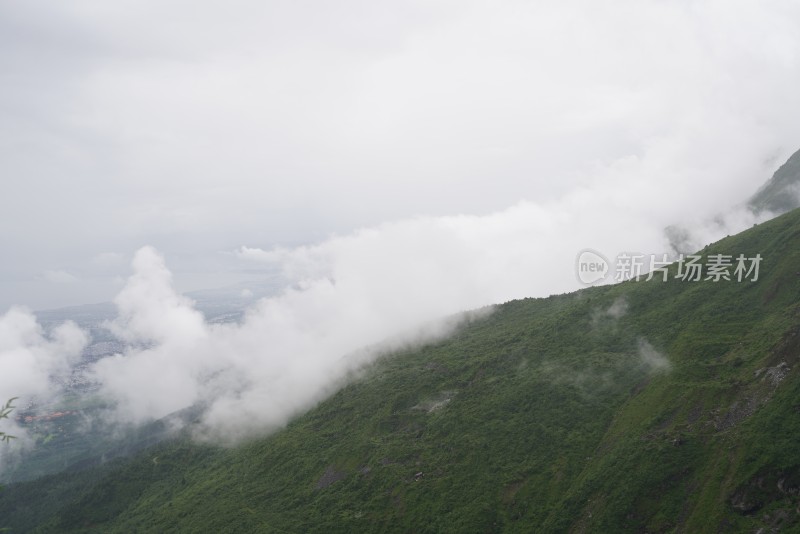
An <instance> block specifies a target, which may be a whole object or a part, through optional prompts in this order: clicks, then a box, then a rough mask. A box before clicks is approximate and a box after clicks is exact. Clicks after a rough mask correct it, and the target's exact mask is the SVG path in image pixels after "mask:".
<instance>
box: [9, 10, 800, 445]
mask: <svg viewBox="0 0 800 534" xmlns="http://www.w3.org/2000/svg"><path fill="white" fill-rule="evenodd" d="M799 26H800V6H798V5H797V4H796V3H795V2H789V1H786V2H780V1H766V2H757V3H756V2H740V1H734V2H730V1H726V2H721V1H717V2H714V1H711V2H689V1H687V2H670V3H667V2H659V1H652V0H651V1H636V2H633V1H620V2H615V3H614V4H613V5H608V4H605V5H602V6H601V5H600V4H598V3H596V2H589V1H574V0H573V1H566V2H559V3H557V4H549V3H548V4H546V3H543V2H513V1H507V2H440V1H437V2H394V3H391V4H384V5H380V4H376V3H371V2H345V3H337V4H335V5H334V4H331V3H325V2H267V3H260V2H251V1H241V0H240V1H235V2H230V3H226V4H225V5H224V6H222V5H220V4H214V3H210V2H192V3H189V2H171V3H166V4H165V3H163V2H160V3H156V2H151V1H144V2H136V3H132V2H123V3H112V4H109V3H106V2H99V1H77V2H70V3H69V4H64V3H60V2H46V1H33V2H25V3H22V2H19V3H5V4H3V5H2V6H0V67H2V68H1V69H0V72H2V74H0V76H2V77H3V83H2V84H0V97H2V99H1V100H0V101H2V102H3V103H4V104H3V107H2V108H1V109H2V111H1V113H2V117H3V121H2V122H0V141H1V142H0V160H1V161H3V174H4V182H3V183H4V186H5V187H4V194H3V195H2V196H0V243H2V245H3V249H4V252H5V255H4V258H5V259H6V261H5V262H3V264H2V265H1V266H0V275H2V277H1V278H2V279H0V288H2V305H3V306H4V309H10V311H8V312H7V313H5V315H2V316H0V399H5V398H7V397H11V396H20V397H22V399H21V401H23V402H24V399H26V398H31V397H34V396H38V397H43V396H47V395H48V394H52V393H54V392H55V386H54V384H52V383H51V381H50V377H51V376H53V375H54V374H58V373H60V372H63V370H64V369H65V368H67V367H68V366H69V365H70V363H71V362H74V361H75V360H76V359H77V358H79V356H80V352H81V349H82V348H83V346H85V344H86V343H87V342H88V337H87V335H86V334H85V333H83V332H81V331H80V330H79V329H78V328H77V327H76V326H75V325H71V324H66V325H64V326H62V327H60V328H58V329H56V330H54V331H53V332H44V331H43V330H42V328H41V327H40V326H38V325H37V324H36V323H35V319H34V318H33V315H32V314H31V313H30V312H29V311H27V310H26V309H25V308H19V307H12V306H16V305H23V306H24V305H27V306H29V307H32V308H42V307H53V306H58V305H65V304H78V303H84V302H91V301H101V300H108V299H111V298H113V296H114V295H115V294H116V295H117V296H116V299H115V302H116V304H117V306H118V309H119V318H118V319H117V320H116V321H114V322H113V323H112V324H110V325H109V328H111V329H112V330H113V331H114V332H115V333H116V334H117V335H118V336H119V337H120V338H122V339H125V340H126V341H128V342H129V343H130V345H131V348H130V349H128V350H127V352H125V353H124V354H120V355H117V356H114V357H111V358H108V359H105V360H102V361H100V362H99V363H98V364H97V365H96V366H95V367H94V368H93V373H94V376H95V377H96V378H97V379H98V380H99V381H100V382H101V383H102V384H103V386H102V390H101V391H102V393H103V394H105V395H107V396H108V397H109V398H110V399H112V400H114V401H115V402H116V403H117V405H118V411H117V416H118V417H119V418H120V419H121V420H125V421H134V422H141V421H145V420H149V419H153V418H158V417H161V416H164V415H166V414H168V413H170V412H172V411H175V410H178V409H181V408H184V407H187V406H190V405H192V404H194V403H198V402H199V403H204V404H205V405H207V406H208V409H207V411H206V415H205V416H204V422H205V425H206V427H205V430H206V431H207V432H208V433H209V435H213V436H216V437H219V436H226V437H239V436H243V435H251V434H253V433H257V432H262V431H264V430H268V429H271V428H275V427H277V426H280V425H282V424H284V423H285V422H286V421H287V420H288V419H289V418H290V417H292V416H293V415H295V414H297V413H299V412H301V411H302V410H304V409H307V408H308V407H309V406H310V405H312V404H313V403H314V402H315V401H316V400H318V399H320V398H321V397H323V396H324V395H326V394H329V393H330V392H331V391H332V390H333V389H334V388H335V387H337V385H339V384H340V383H341V381H342V380H344V379H346V377H347V376H348V373H350V372H352V371H353V370H355V369H357V368H358V366H359V364H361V363H363V362H364V361H367V360H369V359H370V358H371V357H373V356H374V354H376V353H378V352H380V351H370V350H361V349H363V348H365V347H369V346H373V345H375V344H378V343H381V342H383V341H384V340H386V339H393V340H394V343H400V342H401V341H400V340H405V341H410V342H414V341H418V340H421V339H423V340H424V339H430V338H431V337H436V336H441V335H446V334H447V332H449V331H450V330H451V329H452V328H453V327H454V326H455V322H454V321H452V320H451V321H445V322H444V323H441V322H440V323H436V322H435V321H437V320H441V319H442V318H446V317H448V316H451V315H452V314H456V313H458V312H462V311H465V310H472V309H477V308H481V307H484V306H489V305H491V304H494V303H499V302H504V301H507V300H509V299H514V298H521V297H526V296H546V295H549V294H552V293H560V292H565V291H570V290H573V289H577V288H578V287H579V285H578V282H577V280H576V278H575V275H574V272H573V265H574V260H575V254H576V253H577V252H578V251H579V250H581V249H584V248H586V247H591V248H593V249H596V250H598V251H601V252H603V253H605V254H607V255H609V256H612V257H613V255H614V254H616V253H617V252H621V251H638V252H643V253H660V252H668V244H667V243H666V242H665V239H664V233H663V230H664V228H665V227H666V226H668V225H670V224H673V223H676V222H679V223H681V224H683V225H684V226H686V227H689V228H692V229H693V230H694V236H695V239H696V240H697V241H698V243H697V244H698V245H701V244H703V243H705V242H709V241H713V240H716V239H718V238H719V237H722V236H724V235H725V234H728V233H733V232H736V231H739V230H742V229H744V228H746V227H748V226H751V225H752V224H753V222H754V219H753V217H752V215H750V214H749V212H747V211H746V210H744V209H741V205H742V203H743V202H744V201H745V200H746V199H747V197H748V196H749V195H751V194H752V193H753V192H754V191H755V190H756V189H757V188H758V187H759V186H760V185H761V184H762V183H763V182H764V181H766V179H767V178H768V177H769V175H770V174H771V173H772V172H773V171H774V170H775V168H776V167H777V165H779V164H780V163H781V162H782V161H783V160H785V158H786V157H787V156H788V155H789V154H791V152H793V151H794V150H795V149H796V148H798V147H800V121H798V120H797V117H798V116H800V113H798V112H799V111H800V109H798V108H800V100H798V99H797V98H796V88H797V87H800V34H798V32H797V31H796V29H797V27H799ZM720 215H721V217H720ZM708 221H714V222H713V223H709V222H708ZM145 245H150V246H145ZM153 247H154V248H153ZM742 252H743V253H746V254H752V253H756V252H758V251H742ZM162 254H163V257H162ZM131 258H132V262H133V274H132V275H130V273H129V270H128V264H129V263H130V261H131ZM165 259H166V264H165ZM167 265H169V266H170V268H173V270H174V276H173V274H171V273H170V270H169V269H168V267H167ZM274 266H278V267H280V268H281V269H283V271H284V272H285V273H286V275H287V279H288V280H289V281H290V286H289V287H288V288H287V289H286V290H285V291H284V292H282V293H281V294H279V295H277V296H275V297H272V298H266V299H263V300H261V301H259V302H257V303H255V304H254V305H253V307H252V308H251V309H250V310H249V312H248V314H247V315H246V317H245V319H244V320H243V321H242V323H241V324H230V325H217V324H214V325H212V324H208V323H207V322H206V321H205V320H204V319H203V316H202V315H201V314H200V313H199V312H198V311H196V310H195V309H194V308H193V306H192V303H191V301H189V300H188V299H186V298H185V297H183V296H181V294H180V291H184V290H187V289H194V288H198V287H201V286H206V287H208V286H210V285H213V284H217V285H221V284H223V283H233V282H240V283H241V282H242V281H246V280H251V281H257V279H258V273H259V272H264V271H265V270H266V269H267V268H271V267H274ZM430 325H434V326H430ZM651 349H652V347H649V345H643V346H642V347H639V350H640V352H641V353H642V358H643V359H645V360H647V361H648V362H650V363H652V364H653V365H656V366H660V368H665V367H666V364H664V365H661V364H662V363H663V362H662V360H660V359H659V358H660V357H661V356H660V355H659V358H656V357H654V356H653V355H654V354H656V355H657V353H656V352H655V349H652V350H651ZM648 358H649V359H648ZM664 361H666V360H664ZM17 430H19V429H17Z"/></svg>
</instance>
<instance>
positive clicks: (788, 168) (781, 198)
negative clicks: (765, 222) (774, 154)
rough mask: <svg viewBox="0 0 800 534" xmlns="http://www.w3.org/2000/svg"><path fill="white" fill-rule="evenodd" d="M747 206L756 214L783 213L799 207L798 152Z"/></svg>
mask: <svg viewBox="0 0 800 534" xmlns="http://www.w3.org/2000/svg"><path fill="white" fill-rule="evenodd" d="M747 205H748V206H749V207H750V209H752V210H753V211H755V212H756V213H758V212H760V211H771V212H772V213H784V212H786V211H789V210H792V209H794V208H796V207H798V206H800V150H798V151H797V152H795V153H794V154H792V156H791V157H790V158H789V159H788V160H787V161H786V163H784V164H783V165H781V166H780V168H779V169H778V170H777V171H775V174H773V175H772V178H770V179H769V181H768V182H767V183H766V184H764V186H763V187H761V189H759V190H758V192H757V193H756V194H755V195H753V198H751V199H750V201H749V202H748V203H747Z"/></svg>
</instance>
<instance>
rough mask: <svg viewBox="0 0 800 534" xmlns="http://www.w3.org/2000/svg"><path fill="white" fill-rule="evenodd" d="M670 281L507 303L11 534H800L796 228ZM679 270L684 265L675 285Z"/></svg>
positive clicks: (797, 215)
mask: <svg viewBox="0 0 800 534" xmlns="http://www.w3.org/2000/svg"><path fill="white" fill-rule="evenodd" d="M719 253H723V254H731V255H733V256H734V257H735V256H737V255H739V254H744V255H746V256H748V257H750V256H755V254H757V253H760V254H761V256H762V257H763V261H762V263H761V268H760V276H759V279H758V281H756V282H749V281H742V282H737V281H735V280H731V281H719V282H716V283H714V282H711V281H700V282H689V281H681V280H676V279H674V278H672V277H671V279H670V280H669V281H668V282H662V281H661V280H660V279H657V280H652V281H650V282H643V281H642V282H627V283H623V284H619V285H614V286H604V287H596V288H589V289H586V290H583V291H579V292H576V293H573V294H568V295H560V296H553V297H550V298H544V299H526V300H521V301H514V302H508V303H506V304H503V305H500V306H498V307H497V309H496V310H495V312H494V313H493V314H491V315H489V316H488V317H485V318H483V319H479V320H475V321H473V322H472V323H471V324H469V325H467V326H466V327H464V328H462V329H461V330H460V331H459V332H458V333H457V334H456V335H455V336H453V337H451V338H450V339H447V340H445V341H441V342H438V343H435V344H431V345H428V346H425V347H423V348H421V349H418V350H413V351H408V352H403V353H398V354H394V355H392V356H391V357H387V358H385V359H383V360H381V361H379V362H378V363H376V364H374V365H373V366H372V367H371V368H370V369H369V370H368V371H367V372H366V373H365V375H364V376H363V377H362V378H360V379H359V380H358V381H355V382H353V383H351V384H350V385H348V386H346V387H344V388H343V389H342V390H340V391H339V392H338V393H337V394H336V395H334V396H333V397H331V398H329V399H328V400H326V401H325V402H322V403H321V404H319V405H318V406H317V407H316V408H314V409H313V410H311V411H310V412H308V413H306V414H305V415H303V416H302V417H299V418H297V419H296V420H294V421H293V422H292V423H291V424H289V425H288V427H287V428H285V429H283V430H281V431H280V432H278V433H275V434H273V435H271V436H269V437H266V438H263V439H260V440H256V441H251V442H248V443H246V444H243V445H241V446H239V447H237V448H233V449H222V448H214V447H209V446H207V445H198V444H195V443H192V442H191V441H189V440H186V439H183V438H179V439H175V440H171V441H167V442H162V443H160V444H159V445H156V446H154V447H151V448H148V449H146V450H144V451H143V452H141V453H139V454H138V455H136V456H134V457H131V458H128V459H124V460H120V459H118V460H114V461H112V462H109V463H106V464H105V465H104V466H102V467H98V468H93V469H88V470H83V471H80V472H72V473H62V474H59V475H54V476H50V477H45V478H42V479H39V480H36V481H32V482H25V483H19V484H13V485H10V486H8V487H6V488H5V490H4V491H3V492H2V493H0V525H5V526H8V527H11V529H12V532H103V533H107V532H120V533H130V532H276V533H277V532H293V533H294V532H365V531H366V532H370V531H375V532H600V533H608V532H755V531H758V530H759V529H761V528H764V529H765V530H763V531H762V532H768V531H771V530H773V529H774V530H781V531H797V530H800V515H798V504H799V499H800V494H799V491H800V441H799V440H800V378H798V371H797V367H798V364H799V363H800V362H798V355H800V211H793V212H790V213H788V214H786V215H783V216H781V217H779V218H777V219H774V220H772V221H770V222H767V223H764V224H761V225H759V226H758V227H755V228H752V229H750V230H748V231H747V232H744V233H742V234H740V235H737V236H733V237H730V238H727V239H724V240H722V241H720V242H718V243H716V244H714V245H711V246H709V247H707V248H706V249H705V250H703V251H702V254H703V256H704V257H707V256H708V255H711V254H719ZM675 269H676V266H674V265H673V266H672V267H671V268H670V273H671V275H674V274H675Z"/></svg>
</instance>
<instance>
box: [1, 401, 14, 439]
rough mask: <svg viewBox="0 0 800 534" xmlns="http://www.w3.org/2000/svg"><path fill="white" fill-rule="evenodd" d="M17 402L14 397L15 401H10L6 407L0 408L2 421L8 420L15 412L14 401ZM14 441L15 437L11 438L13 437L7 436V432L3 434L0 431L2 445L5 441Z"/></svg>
mask: <svg viewBox="0 0 800 534" xmlns="http://www.w3.org/2000/svg"><path fill="white" fill-rule="evenodd" d="M15 400H17V397H14V398H13V399H11V400H9V401H8V402H7V403H6V404H5V406H2V407H0V420H2V419H8V415H9V414H10V413H11V412H13V411H14V401H15ZM12 439H14V436H11V435H9V434H6V433H5V432H3V431H2V430H0V443H2V442H3V441H10V440H12Z"/></svg>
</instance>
